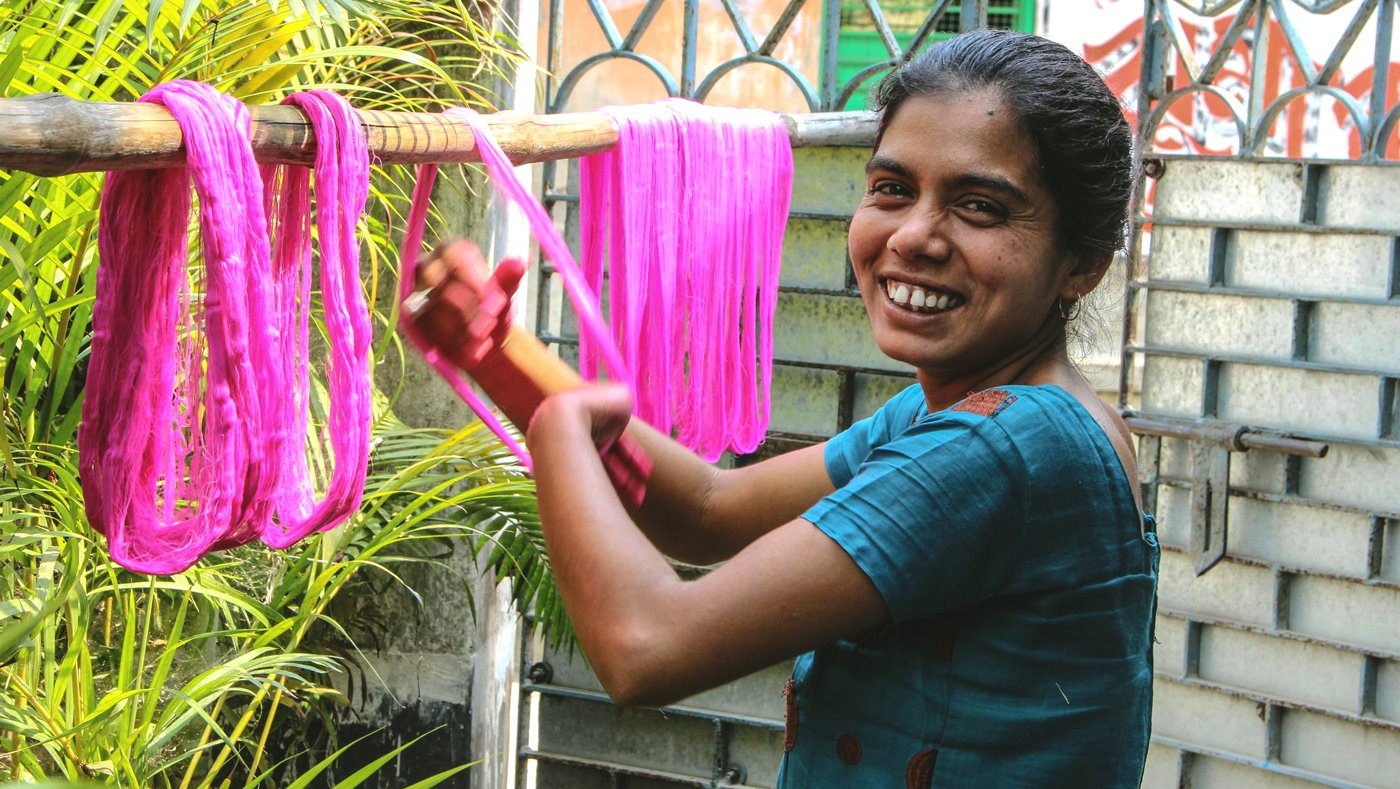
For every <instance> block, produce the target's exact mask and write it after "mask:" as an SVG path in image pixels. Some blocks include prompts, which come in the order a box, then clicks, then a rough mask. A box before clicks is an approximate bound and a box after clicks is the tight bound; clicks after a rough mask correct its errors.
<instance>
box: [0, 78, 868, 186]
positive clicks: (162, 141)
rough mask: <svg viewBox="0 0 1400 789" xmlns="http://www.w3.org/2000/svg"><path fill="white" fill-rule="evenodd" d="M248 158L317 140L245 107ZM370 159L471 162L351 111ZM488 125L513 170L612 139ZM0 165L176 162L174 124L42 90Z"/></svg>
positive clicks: (424, 126) (95, 166) (810, 124)
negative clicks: (249, 119)
mask: <svg viewBox="0 0 1400 789" xmlns="http://www.w3.org/2000/svg"><path fill="white" fill-rule="evenodd" d="M249 113H250V114H251V116H252V121H253V155H254V156H255V157H257V160H258V161H259V162H262V163H264V164H301V165H310V164H311V163H312V161H313V159H314V157H315V153H316V140H315V138H314V136H313V135H312V133H311V127H310V125H309V124H308V123H307V121H306V118H305V116H304V115H302V113H301V110H299V109H297V108H296V107H292V106H284V105H280V104H269V105H261V106H253V107H249ZM359 115H360V118H361V120H362V121H363V122H364V125H365V137H366V140H367V141H368V143H369V148H370V155H371V158H372V159H373V160H374V161H376V162H379V163H382V164H419V163H422V162H444V163H445V162H475V161H480V157H479V155H478V154H477V152H476V143H475V140H474V139H473V138H472V134H471V130H470V129H468V128H467V127H466V126H465V125H464V124H462V123H460V122H457V121H454V120H453V119H452V118H451V117H449V116H445V115H441V114H438V113H426V112H424V113H408V112H379V111H375V110H360V111H359ZM783 119H784V122H785V123H786V125H787V127H788V133H789V136H790V137H791V138H792V140H793V145H794V146H804V145H805V146H815V145H869V144H870V143H871V141H872V140H873V139H874V135H875V116H874V115H873V114H871V113H868V112H841V113H823V114H818V115H786V116H783ZM487 122H488V123H489V124H490V125H491V127H492V129H493V130H494V131H495V133H496V139H497V141H498V142H500V144H501V148H502V149H504V150H505V152H506V155H507V156H509V157H510V158H511V160H512V161H514V162H515V163H516V164H526V163H529V162H540V161H546V160H552V159H568V158H573V157H576V156H583V155H586V154H590V153H597V152H599V151H605V150H607V149H608V148H611V147H612V146H613V145H615V144H616V143H617V126H616V124H615V123H614V122H613V120H612V119H611V118H610V117H608V116H607V115H604V114H603V113H600V112H580V113H561V114H558V115H522V114H520V113H514V112H500V113H495V114H493V115H490V116H488V118H487ZM0 129H4V130H5V131H4V133H3V134H0V169H10V170H23V171H25V172H30V173H34V174H36V175H44V176H54V175H67V174H69V173H82V172H94V171H102V170H137V169H150V168H158V167H171V166H175V165H180V164H183V163H184V161H185V154H184V149H183V145H184V144H183V140H182V138H181V135H180V127H179V126H178V125H177V124H176V123H175V119H174V118H173V117H171V115H170V113H169V112H168V111H167V110H166V109H165V108H164V107H161V106H159V105H156V104H143V103H139V102H130V103H118V102H84V101H77V100H75V99H70V98H68V97H66V96H60V95H58V94H52V93H46V94H36V95H32V96H24V97H20V98H14V99H0Z"/></svg>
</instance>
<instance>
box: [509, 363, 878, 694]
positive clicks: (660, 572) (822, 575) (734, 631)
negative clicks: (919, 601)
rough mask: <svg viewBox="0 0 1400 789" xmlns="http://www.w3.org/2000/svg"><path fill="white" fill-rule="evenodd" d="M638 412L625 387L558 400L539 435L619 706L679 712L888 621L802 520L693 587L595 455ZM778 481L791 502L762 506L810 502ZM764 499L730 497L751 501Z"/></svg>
mask: <svg viewBox="0 0 1400 789" xmlns="http://www.w3.org/2000/svg"><path fill="white" fill-rule="evenodd" d="M630 405H631V403H630V399H629V397H628V395H627V393H626V391H625V390H624V389H622V388H621V387H598V386H594V387H587V388H584V389H580V390H575V391H572V392H567V393H564V394H560V395H555V396H554V397H551V398H550V399H549V400H547V401H546V402H545V404H544V406H542V407H541V409H540V410H539V412H538V413H537V414H536V416H535V419H534V422H533V424H532V425H531V427H530V434H529V443H530V446H531V449H532V451H533V452H534V457H535V466H536V475H537V478H538V481H539V502H540V517H541V520H542V521H543V523H544V529H545V541H546V545H547V547H548V550H549V555H550V559H551V563H552V565H553V568H554V572H555V577H556V580H557V582H558V584H559V588H560V591H561V593H562V595H563V598H564V602H565V605H566V606H567V608H568V610H569V615H570V618H571V619H572V621H573V623H574V626H575V628H576V630H577V631H578V634H579V639H580V642H581V643H582V645H583V648H584V651H585V652H586V653H587V655H588V657H589V660H590V661H591V662H592V664H593V666H594V668H595V669H596V671H597V673H598V676H599V678H600V679H601V680H602V682H603V686H604V687H605V688H606V689H607V691H608V693H609V695H610V696H611V697H612V698H613V700H614V701H615V702H616V703H618V704H620V705H623V706H632V705H658V704H664V703H668V702H671V701H675V700H677V699H680V698H683V697H685V696H688V695H691V694H693V693H695V692H698V691H700V690H704V689H706V688H710V687H714V686H716V685H719V684H722V683H724V682H727V681H729V680H731V679H735V678H737V677H740V676H743V675H745V674H748V673H751V672H753V671H755V670H757V669H760V668H763V667H764V666H767V665H771V664H772V663H774V662H776V661H778V660H780V659H783V658H786V657H791V656H792V655H795V654H798V653H800V652H803V651H806V650H808V649H812V648H814V647H816V646H818V645H821V644H824V643H829V642H831V641H832V640H834V639H837V638H841V637H845V636H850V635H852V634H855V633H859V632H861V631H863V630H866V629H869V628H870V627H873V626H875V625H877V624H879V623H881V622H883V621H885V620H886V619H887V617H888V614H887V612H886V609H885V605H884V603H883V601H882V600H881V598H880V596H879V594H878V593H877V592H876V590H875V587H874V585H873V584H871V582H870V580H869V579H868V578H866V576H865V575H864V574H863V573H862V572H861V571H860V570H859V569H858V568H857V567H856V565H855V563H854V562H853V561H852V560H851V559H850V557H849V556H847V555H846V553H845V552H844V551H843V550H842V549H841V548H840V547H839V546H837V545H836V543H835V542H833V541H832V540H831V539H829V538H828V537H827V536H826V535H825V534H823V533H822V532H821V531H819V530H818V529H817V528H816V527H815V526H813V525H811V524H810V523H807V522H806V521H802V520H791V521H790V522H787V523H786V524H784V525H781V526H778V527H777V528H772V529H770V530H768V532H767V533H766V534H762V535H761V536H757V537H756V538H755V539H753V540H752V542H751V544H748V545H747V547H745V548H743V549H742V550H740V551H738V553H737V554H735V555H734V557H733V558H732V559H731V560H730V561H729V562H727V563H726V564H724V565H723V566H722V567H720V568H718V569H716V570H715V571H713V572H711V573H709V574H707V575H705V576H703V577H702V578H700V579H698V580H694V581H683V580H681V579H680V577H679V576H677V575H676V573H675V571H674V570H673V569H672V568H671V566H670V565H669V564H668V563H667V562H666V560H665V559H664V558H663V557H662V555H661V553H660V552H658V551H657V550H656V548H654V547H653V546H652V544H651V542H649V541H648V539H647V537H646V536H644V535H643V534H642V533H641V532H639V531H638V530H637V528H636V527H635V526H634V525H633V523H632V521H631V519H630V518H629V517H628V513H627V512H626V510H624V509H623V507H622V505H621V503H620V501H619V500H618V498H617V496H616V495H615V494H614V493H613V491H612V488H611V486H610V485H609V483H608V478H607V475H606V473H605V471H604V470H603V467H602V464H601V462H600V461H599V460H598V452H597V449H596V447H597V446H599V445H605V444H607V443H608V442H609V441H611V440H612V439H614V438H615V437H616V436H617V435H618V434H619V433H621V432H622V430H623V429H624V428H625V426H626V425H627V421H628V417H629V414H630ZM626 429H631V428H626ZM651 449H652V447H648V450H649V451H650V450H651ZM799 462H810V458H809V459H808V460H806V461H799ZM660 465H661V463H660V462H658V466H660ZM702 465H703V464H702ZM822 473H823V477H825V471H824V470H823V472H822ZM765 474H766V476H767V477H768V480H767V481H768V482H769V483H772V488H773V490H772V493H773V498H774V499H776V500H779V501H781V502H784V503H780V504H777V505H775V506H771V507H769V506H763V505H761V504H760V505H758V506H762V507H763V509H764V510H765V513H766V514H776V513H777V511H778V510H780V509H782V508H784V507H788V508H791V505H792V504H794V503H795V502H796V500H797V499H798V498H800V496H797V495H793V494H790V493H785V492H779V491H777V490H776V488H780V487H781V484H778V483H781V480H780V479H778V476H779V475H778V474H777V472H776V471H773V472H765ZM799 484H805V481H803V483H799ZM825 484H826V485H827V486H828V487H829V486H830V482H829V481H827V482H826V483H825ZM757 490H758V489H757V488H754V489H746V490H744V491H743V494H742V495H739V494H736V493H732V492H724V493H725V495H731V496H733V497H734V498H733V499H732V501H740V500H743V498H744V497H747V496H752V495H754V494H755V493H756V491H757ZM808 490H815V486H813V487H811V488H809V489H808ZM660 495H662V496H667V497H669V493H668V492H666V491H665V490H663V491H662V493H661V494H660ZM643 508H644V509H645V508H646V507H645V505H644V507H643ZM654 539H655V538H654ZM661 542H663V543H664V542H665V539H662V540H661Z"/></svg>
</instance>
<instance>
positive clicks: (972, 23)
mask: <svg viewBox="0 0 1400 789" xmlns="http://www.w3.org/2000/svg"><path fill="white" fill-rule="evenodd" d="M986 26H987V0H962V5H961V6H959V10H958V31H959V32H963V33H965V32H967V31H969V30H981V29H982V28H984V27H986Z"/></svg>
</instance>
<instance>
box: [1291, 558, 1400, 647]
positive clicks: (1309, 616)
mask: <svg viewBox="0 0 1400 789" xmlns="http://www.w3.org/2000/svg"><path fill="white" fill-rule="evenodd" d="M1396 611H1400V592H1397V591H1395V590H1393V589H1385V588H1381V587H1376V586H1365V585H1363V584H1360V583H1354V582H1351V581H1340V580H1336V579H1332V578H1321V577H1316V576H1295V577H1294V579H1293V581H1292V583H1291V584H1290V593H1289V603H1288V626H1289V628H1290V629H1292V630H1294V631H1296V632H1299V633H1305V634H1307V635H1311V636H1318V637H1321V638H1327V639H1331V640H1333V641H1338V642H1341V643H1345V644H1352V645H1355V646H1358V647H1372V648H1376V649H1383V650H1389V651H1391V652H1400V617H1397V616H1396V615H1395V612H1396Z"/></svg>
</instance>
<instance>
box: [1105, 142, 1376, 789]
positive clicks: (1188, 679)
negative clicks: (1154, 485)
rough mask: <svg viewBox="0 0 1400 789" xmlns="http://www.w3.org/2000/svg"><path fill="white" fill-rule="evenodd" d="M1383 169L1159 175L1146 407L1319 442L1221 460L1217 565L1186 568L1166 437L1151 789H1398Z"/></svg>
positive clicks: (1228, 165) (1280, 165)
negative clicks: (1223, 476) (1310, 451)
mask: <svg viewBox="0 0 1400 789" xmlns="http://www.w3.org/2000/svg"><path fill="white" fill-rule="evenodd" d="M1397 194H1400V168H1396V167H1393V166H1390V167H1388V166H1369V167H1368V166H1361V165H1353V164H1301V163H1296V162H1242V161H1238V160H1229V161H1226V160H1210V159H1169V160H1167V161H1166V167H1165V171H1164V172H1163V174H1162V176H1161V177H1160V179H1159V181H1158V183H1157V191H1156V207H1155V213H1154V217H1153V225H1152V241H1151V243H1152V247H1151V253H1150V264H1149V266H1148V269H1149V270H1148V272H1147V274H1146V278H1145V280H1143V281H1142V282H1140V283H1139V287H1138V289H1137V293H1138V295H1137V303H1136V308H1137V311H1138V314H1139V315H1140V316H1141V318H1142V321H1143V324H1142V325H1141V327H1140V331H1139V333H1138V335H1137V336H1138V337H1140V338H1141V339H1140V341H1139V344H1138V345H1135V346H1133V347H1132V348H1130V361H1131V363H1132V364H1134V365H1135V366H1137V367H1138V369H1140V371H1141V375H1142V379H1141V380H1142V384H1141V386H1142V388H1141V392H1140V393H1139V395H1140V403H1141V409H1142V411H1144V412H1146V413H1148V414H1152V415H1159V416H1169V417H1176V418H1185V419H1197V420H1203V421H1225V422H1229V423H1236V424H1243V425H1249V426H1252V427H1256V428H1265V429H1272V430H1277V431H1283V432H1287V433H1292V434H1296V435H1300V436H1303V437H1310V438H1318V439H1322V440H1325V441H1327V442H1328V443H1329V444H1330V452H1329V453H1328V454H1327V456H1326V457H1323V458H1300V457H1286V456H1283V455H1277V454H1268V453H1265V452H1261V451H1259V450H1251V451H1249V452H1247V453H1235V454H1233V455H1232V464H1231V470H1230V486H1231V493H1230V497H1229V499H1228V505H1227V506H1228V512H1229V519H1230V523H1229V540H1228V551H1227V555H1226V558H1225V560H1224V561H1223V562H1222V563H1221V564H1219V565H1217V566H1216V567H1215V568H1214V569H1212V570H1210V571H1209V572H1207V573H1206V574H1204V575H1202V576H1199V577H1197V576H1196V574H1195V570H1194V566H1193V561H1192V557H1191V555H1190V553H1189V547H1188V535H1189V531H1190V521H1191V516H1192V500H1191V477H1192V474H1191V447H1190V446H1189V444H1188V442H1187V441H1184V440H1179V439H1164V440H1163V441H1162V447H1161V454H1160V474H1161V483H1160V484H1159V486H1158V490H1157V517H1158V520H1159V535H1160V537H1161V539H1162V542H1163V545H1164V548H1165V551H1164V555H1163V560H1162V575H1161V585H1160V608H1159V612H1160V613H1159V618H1158V622H1157V637H1158V642H1159V643H1158V644H1157V645H1156V652H1155V659H1156V672H1157V684H1156V705H1155V714H1154V719H1153V738H1154V745H1153V748H1152V751H1151V753H1150V755H1149V765H1148V771H1147V775H1146V778H1145V781H1144V785H1145V786H1148V787H1178V786H1195V787H1232V788H1233V787H1251V786H1270V787H1274V786H1283V787H1304V786H1318V785H1325V786H1396V785H1400V778H1397V776H1400V770H1397V767H1400V764H1397V761H1398V760H1400V617H1397V615H1396V612H1397V611H1400V546H1398V545H1397V544H1396V540H1397V539H1400V433H1397V417H1398V416H1400V412H1397V383H1396V382H1397V379H1400V299H1398V298H1397V296H1400V281H1398V280H1400V253H1398V251H1400V203H1397V199H1400V198H1397V197H1396V195H1397Z"/></svg>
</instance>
